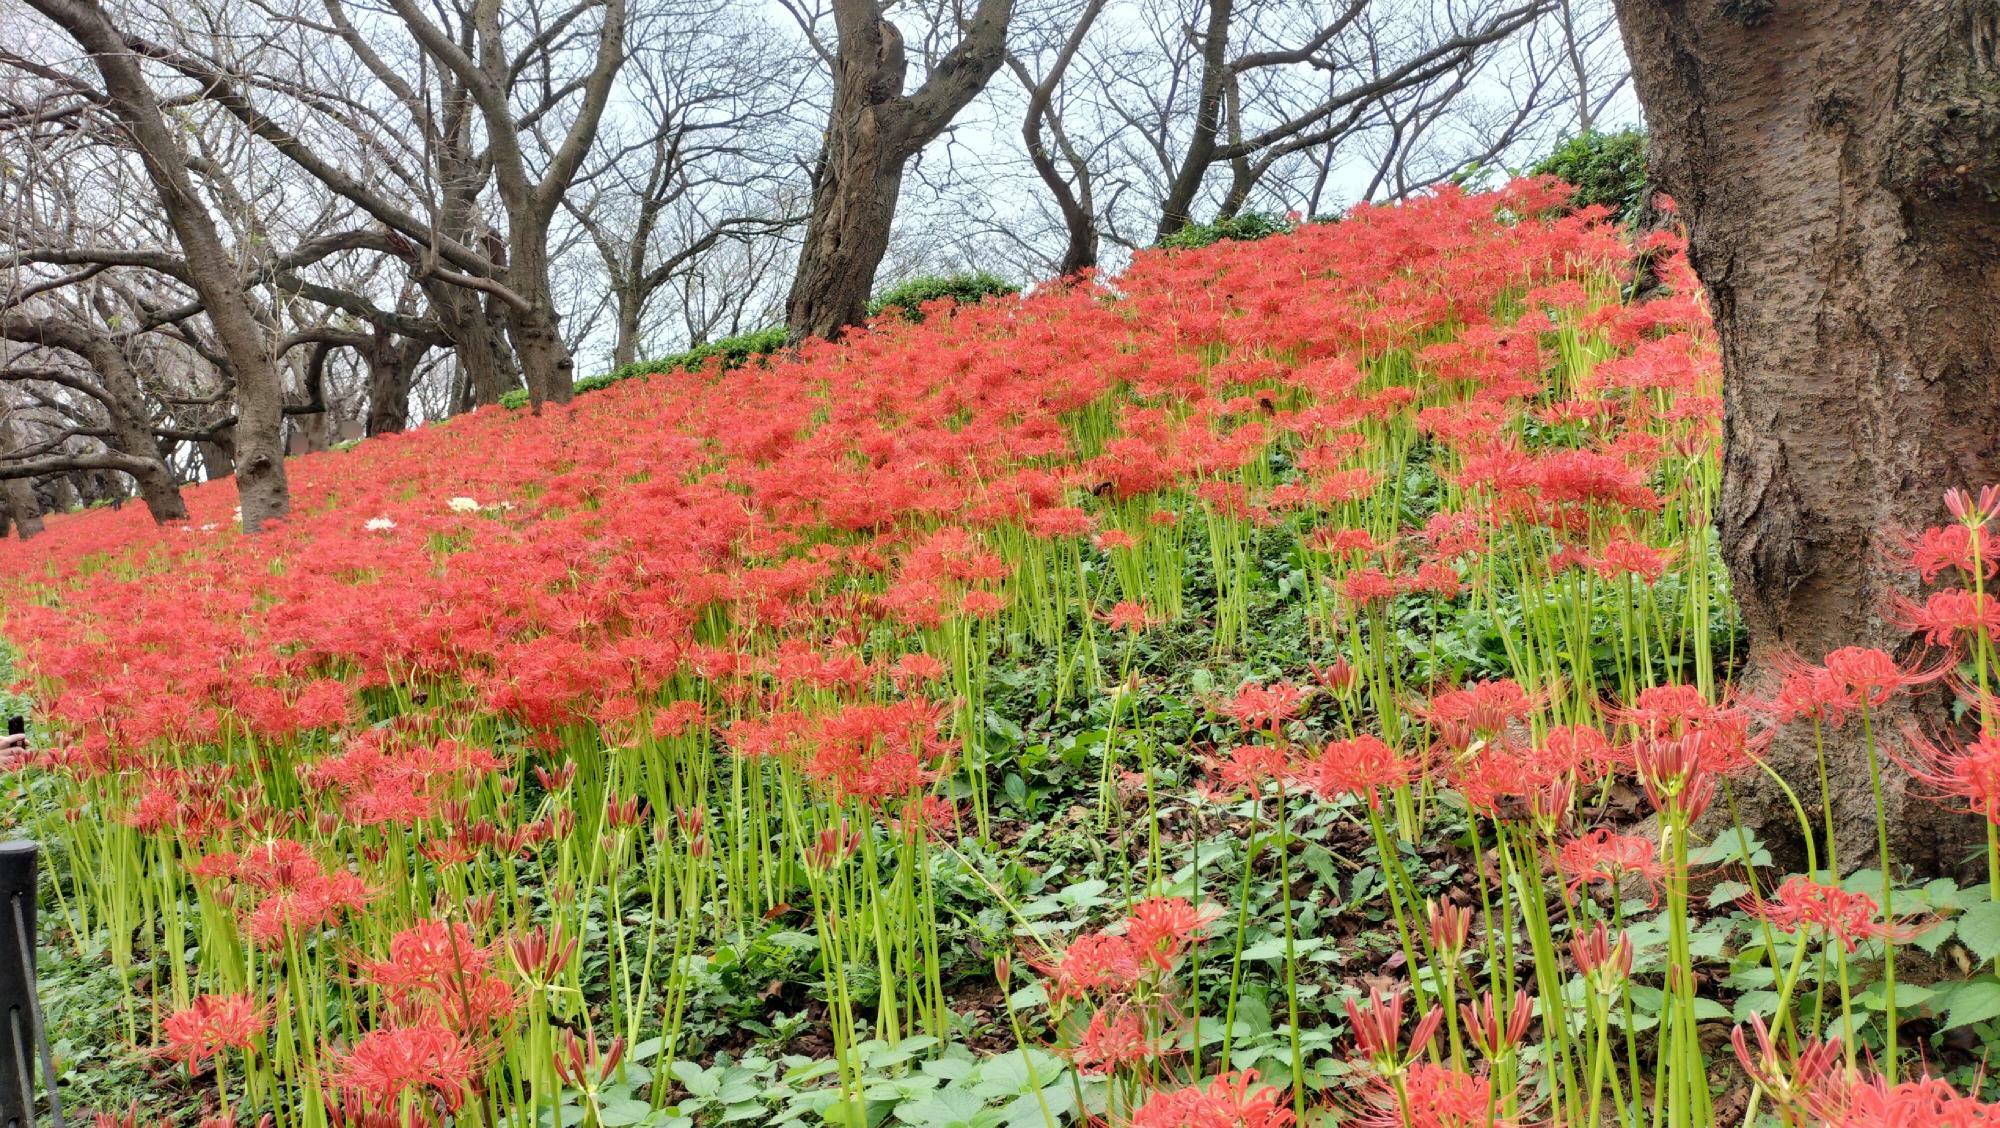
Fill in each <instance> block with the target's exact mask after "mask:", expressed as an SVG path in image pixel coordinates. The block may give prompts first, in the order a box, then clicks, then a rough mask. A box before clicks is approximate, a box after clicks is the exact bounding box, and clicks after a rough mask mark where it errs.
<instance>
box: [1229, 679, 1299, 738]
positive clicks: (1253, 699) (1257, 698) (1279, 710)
mask: <svg viewBox="0 0 2000 1128" xmlns="http://www.w3.org/2000/svg"><path fill="white" fill-rule="evenodd" d="M1305 699H1306V691H1305V690H1303V689H1301V688H1299V687H1298V686H1296V685H1293V684H1292V683H1290V682H1272V683H1270V684H1268V685H1265V684H1261V683H1258V682H1245V683H1243V685H1242V687H1241V688H1239V689H1238V690H1237V691H1236V695H1235V696H1234V697H1232V698H1230V699H1229V700H1228V701H1226V702H1223V703H1222V704H1221V705H1220V706H1219V707H1218V708H1217V710H1216V711H1217V712H1219V713H1221V714H1222V715H1223V716H1225V717H1228V718H1229V719H1230V720H1232V721H1235V722H1236V723H1237V724H1239V725H1241V726H1243V727H1244V728H1245V729H1249V730H1251V731H1253V732H1272V733H1275V732H1277V731H1279V730H1280V728H1282V726H1283V725H1284V723H1285V722H1286V721H1289V720H1291V719H1292V718H1294V717H1296V716H1298V715H1299V710H1300V708H1301V707H1302V706H1304V704H1305Z"/></svg>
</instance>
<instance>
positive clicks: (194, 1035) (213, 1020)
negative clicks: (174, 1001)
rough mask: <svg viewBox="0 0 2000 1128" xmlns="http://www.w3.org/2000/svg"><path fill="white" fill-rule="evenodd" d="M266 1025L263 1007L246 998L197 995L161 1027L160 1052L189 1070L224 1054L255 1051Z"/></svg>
mask: <svg viewBox="0 0 2000 1128" xmlns="http://www.w3.org/2000/svg"><path fill="white" fill-rule="evenodd" d="M269 1025H270V1019H269V1017H268V1016H267V1015H266V1014H265V1008H264V1006H263V1004H261V1003H259V1002H258V1001H257V1000H256V999H254V998H252V997H250V996H249V995H200V996H197V997H196V998H195V1000H194V1002H193V1003H190V1004H189V1005H188V1006H187V1007H186V1008H185V1009H183V1010H178V1011H175V1012H174V1013H173V1014H170V1015H168V1016H167V1017H166V1019H165V1021H163V1022H162V1023H161V1024H160V1030H161V1033H163V1034H165V1035H166V1038H167V1041H166V1045H165V1046H164V1047H162V1049H164V1050H165V1051H166V1052H167V1053H168V1054H169V1055H170V1056H172V1057H176V1058H179V1059H180V1060H182V1061H184V1062H186V1063H187V1066H188V1068H189V1069H190V1070H192V1069H194V1068H195V1067H196V1066H197V1065H200V1064H201V1063H202V1062H204V1061H207V1060H208V1059H209V1058H212V1057H214V1056H215V1055H217V1054H219V1053H222V1052H224V1051H226V1050H244V1051H247V1050H250V1049H252V1048H254V1047H255V1046H256V1044H257V1042H258V1040H259V1039H260V1038H262V1037H263V1034H264V1030H265V1028H266V1027H267V1026H269Z"/></svg>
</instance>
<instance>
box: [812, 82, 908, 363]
mask: <svg viewBox="0 0 2000 1128" xmlns="http://www.w3.org/2000/svg"><path fill="white" fill-rule="evenodd" d="M899 75H900V68H899ZM897 82H898V85H900V82H901V79H900V77H899V78H898V80H897ZM865 97H866V88H865V87H864V86H863V85H862V84H860V83H847V84H843V88H842V90H841V92H840V93H839V94H837V95H836V96H835V99H836V100H835V105H834V113H835V115H836V116H835V122H836V124H835V126H834V128H833V129H831V130H830V131H829V132H828V134H827V137H826V142H825V146H824V151H823V152H822V153H821V154H820V187H819V191H817V192H815V193H814V194H813V207H812V216H811V218H810V219H809V220H807V223H806V237H805V243H804V245H803V246H801V247H800V248H799V266H798V273H797V274H796V275H795V276H794V277H793V279H792V290H791V295H790V296H789V297H787V298H786V299H785V324H786V325H787V326H788V327H790V329H791V331H792V336H794V337H796V338H804V337H826V338H829V339H830V338H833V337H837V336H839V335H840V333H841V331H842V330H844V329H846V328H847V327H848V326H850V325H859V324H861V323H862V322H863V321H865V320H867V317H868V296H869V294H870V293H871V292H873V290H874V288H875V271H876V269H877V268H878V267H880V266H881V265H882V256H883V255H885V254H887V253H888V251H889V229H890V227H891V225H892V224H893V223H894V222H895V219H896V199H897V197H898V196H900V195H901V194H902V191H903V162H904V160H905V159H906V158H905V157H904V156H903V155H902V154H901V153H900V152H898V151H897V150H896V148H895V147H894V142H893V141H891V140H887V139H885V138H883V136H882V122H881V121H880V108H879V107H876V106H870V105H867V104H865V103H864V104H860V105H855V104H852V103H853V102H854V101H855V100H856V99H863V98H865Z"/></svg>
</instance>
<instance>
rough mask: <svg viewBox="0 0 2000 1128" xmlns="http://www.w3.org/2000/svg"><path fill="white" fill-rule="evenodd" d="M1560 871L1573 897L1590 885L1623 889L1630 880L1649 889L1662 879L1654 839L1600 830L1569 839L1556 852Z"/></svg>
mask: <svg viewBox="0 0 2000 1128" xmlns="http://www.w3.org/2000/svg"><path fill="white" fill-rule="evenodd" d="M1556 869H1557V870H1558V871H1559V872H1561V873H1562V875H1563V877H1564V879H1565V880H1566V881H1567V883H1568V885H1569V891H1570V895H1571V896H1575V895H1576V893H1577V891H1578V890H1580V889H1582V888H1583V886H1584V885H1585V884H1588V883H1601V884H1606V885H1610V886H1612V887H1613V888H1614V889H1620V890H1622V889H1623V888H1624V883H1625V881H1626V880H1627V879H1631V878H1636V879H1638V880H1640V881H1643V882H1645V883H1646V884H1647V885H1648V886H1649V887H1650V886H1653V885H1655V884H1656V883H1657V882H1658V881H1659V878H1660V874H1661V868H1660V861H1659V857H1658V849H1657V847H1656V846H1655V844H1654V842H1653V840H1652V839H1650V838H1641V837H1638V836H1637V835H1630V834H1614V833H1613V832H1611V831H1610V830H1607V829H1605V828H1603V827H1599V828H1598V829H1596V830H1592V831H1589V832H1587V833H1584V834H1581V835H1579V836H1577V837H1575V838H1571V839H1568V840H1567V841H1565V842H1563V844H1562V845H1561V846H1559V847H1557V849H1556Z"/></svg>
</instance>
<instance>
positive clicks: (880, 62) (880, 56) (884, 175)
mask: <svg viewBox="0 0 2000 1128" xmlns="http://www.w3.org/2000/svg"><path fill="white" fill-rule="evenodd" d="M1013 14H1014V4H1013V0H979V7H978V9H977V10H975V11H974V12H973V14H972V18H971V19H970V20H968V21H967V22H966V25H965V30H964V32H963V33H962V35H961V37H960V39H959V41H958V44H957V45H956V46H954V47H953V48H952V49H951V50H950V51H949V52H947V53H946V54H945V56H944V57H943V58H941V59H939V60H938V62H937V65H935V66H933V67H932V68H931V72H930V75H929V77H927V78H926V79H925V80H924V84H923V85H922V86H921V87H919V88H918V89H917V92H916V93H914V94H908V95H906V94H904V93H903V82H904V79H905V78H906V77H907V76H908V73H909V60H908V58H907V57H906V55H905V54H904V51H903V33H902V32H901V31H899V30H897V28H896V25H895V24H893V23H891V22H889V20H888V18H887V17H885V16H884V15H883V13H882V8H881V7H880V6H879V5H878V4H877V3H876V2H875V0H834V3H833V17H834V27H835V31H836V34H837V36H838V38H839V43H838V46H837V50H836V52H835V54H834V60H833V109H832V112H831V113H830V114H829V115H828V118H827V126H826V137H825V139H824V140H823V141H822V142H821V144H820V155H819V165H818V168H817V169H816V170H815V176H814V183H813V206H812V215H811V217H810V218H809V219H808V220H807V221H806V235H805V243H804V245H803V246H801V247H800V248H799V265H798V273H797V274H795V275H794V276H793V279H792V290H791V294H790V296H789V297H787V298H786V299H785V324H786V326H787V327H788V328H790V330H791V334H792V337H793V339H795V340H797V339H801V338H805V337H827V338H833V337H837V336H839V335H840V333H841V331H842V330H844V329H846V328H847V327H848V326H850V325H858V324H860V323H861V322H862V321H863V320H864V319H865V318H866V317H867V314H868V295H869V291H870V290H871V289H872V288H873V287H874V285H875V270H876V268H877V267H879V266H881V264H882V256H883V255H884V254H885V253H887V251H888V249H889V228H890V225H891V224H892V223H893V222H894V221H895V218H896V199H897V197H898V196H899V195H901V193H902V190H903V169H904V166H906V165H907V164H908V163H909V160H910V158H911V157H914V156H916V155H917V153H918V152H919V151H921V150H922V149H923V147H924V146H925V145H927V144H929V143H930V142H931V140H932V139H933V138H935V137H936V136H937V135H938V134H939V133H942V132H943V131H944V129H945V127H946V126H948V125H950V124H951V121H952V119H953V118H954V117H956V116H958V112H959V111H960V110H962V109H964V108H965V106H966V104H967V103H969V102H971V101H972V99H973V98H974V97H976V96H977V95H978V94H979V91H980V90H981V89H983V88H984V87H985V86H986V80H987V79H989V78H991V77H993V72H994V71H996V70H998V69H999V68H1000V63H1001V61H1002V60H1003V59H1004V58H1005V57H1006V39H1007V23H1008V21H1009V20H1010V19H1012V18H1013Z"/></svg>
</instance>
